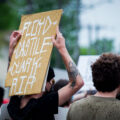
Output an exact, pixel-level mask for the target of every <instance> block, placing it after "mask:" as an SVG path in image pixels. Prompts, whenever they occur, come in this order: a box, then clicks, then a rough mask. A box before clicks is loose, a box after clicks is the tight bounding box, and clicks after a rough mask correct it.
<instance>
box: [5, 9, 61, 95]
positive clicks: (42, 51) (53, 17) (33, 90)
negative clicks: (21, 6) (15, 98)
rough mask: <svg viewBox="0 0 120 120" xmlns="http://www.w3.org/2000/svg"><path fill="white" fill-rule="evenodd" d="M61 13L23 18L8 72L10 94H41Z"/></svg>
mask: <svg viewBox="0 0 120 120" xmlns="http://www.w3.org/2000/svg"><path fill="white" fill-rule="evenodd" d="M61 14H62V10H54V11H48V12H42V13H37V14H31V15H24V16H22V18H21V24H20V28H19V30H22V37H21V39H20V40H19V42H18V44H17V46H16V48H15V50H14V53H13V56H12V59H11V63H10V67H9V70H8V74H7V78H6V81H5V86H6V87H10V92H9V95H10V96H12V95H29V94H37V93H40V92H41V91H42V88H43V83H44V81H45V77H46V75H47V69H48V65H49V60H50V56H51V52H52V48H53V44H52V41H51V37H52V36H53V35H55V34H56V27H57V26H58V24H59V21H60V18H61Z"/></svg>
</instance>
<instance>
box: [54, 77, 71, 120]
mask: <svg viewBox="0 0 120 120" xmlns="http://www.w3.org/2000/svg"><path fill="white" fill-rule="evenodd" d="M68 83H69V81H68V80H66V79H60V80H58V81H57V82H56V83H55V85H54V91H56V92H57V91H58V90H59V89H61V88H63V87H64V86H66V85H67V84H68ZM70 103H71V98H70V99H69V100H68V101H66V102H65V103H64V104H62V105H61V106H59V108H58V114H55V115H54V116H55V120H66V118H67V113H68V110H69V105H70Z"/></svg>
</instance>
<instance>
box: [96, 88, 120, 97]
mask: <svg viewBox="0 0 120 120" xmlns="http://www.w3.org/2000/svg"><path fill="white" fill-rule="evenodd" d="M117 93H118V89H115V90H114V91H112V92H100V91H98V92H97V93H96V94H95V95H94V96H98V97H112V98H116V95H117Z"/></svg>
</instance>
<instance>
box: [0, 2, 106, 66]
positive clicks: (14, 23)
mask: <svg viewBox="0 0 120 120" xmlns="http://www.w3.org/2000/svg"><path fill="white" fill-rule="evenodd" d="M1 1H2V2H0V18H1V19H0V30H14V29H18V28H19V24H20V18H21V15H23V14H31V13H36V12H43V11H49V10H53V9H58V8H62V9H63V10H64V13H63V16H62V19H61V23H60V30H61V32H62V33H63V35H64V37H65V38H66V46H67V48H68V51H69V52H70V54H71V56H72V57H73V59H74V60H75V61H77V59H78V56H79V53H80V51H79V45H78V32H79V30H80V28H81V25H80V19H79V18H80V15H81V13H82V12H84V11H85V10H86V9H91V8H94V6H95V5H94V4H92V3H91V5H87V6H85V5H84V4H83V3H82V0H57V1H56V0H1ZM105 1H106V0H105ZM0 39H1V38H0ZM54 59H55V60H54ZM52 65H54V66H56V67H63V63H62V62H61V58H60V55H59V54H58V52H56V51H55V50H54V49H53V55H52Z"/></svg>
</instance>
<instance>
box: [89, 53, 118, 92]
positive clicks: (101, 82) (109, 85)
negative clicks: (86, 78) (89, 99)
mask: <svg viewBox="0 0 120 120" xmlns="http://www.w3.org/2000/svg"><path fill="white" fill-rule="evenodd" d="M91 68H92V76H93V83H94V86H95V87H96V89H97V90H98V91H101V92H112V91H114V90H115V89H116V88H118V86H119V85H120V56H118V55H116V54H112V53H104V54H102V55H101V56H100V58H99V59H98V60H96V62H95V63H94V64H93V65H92V66H91Z"/></svg>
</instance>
